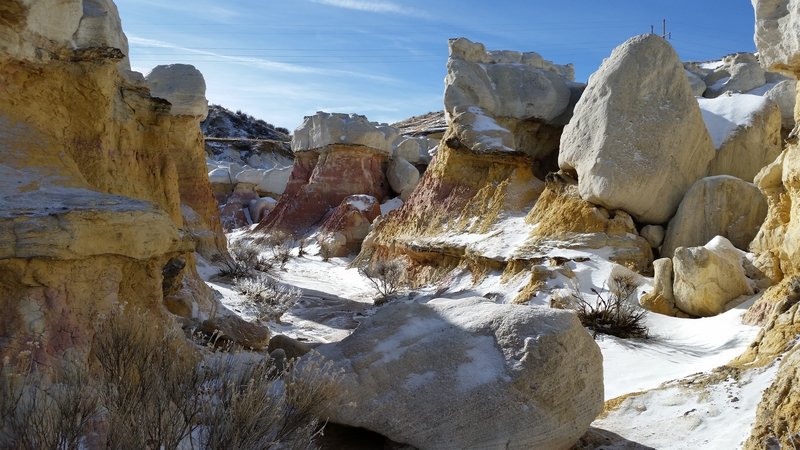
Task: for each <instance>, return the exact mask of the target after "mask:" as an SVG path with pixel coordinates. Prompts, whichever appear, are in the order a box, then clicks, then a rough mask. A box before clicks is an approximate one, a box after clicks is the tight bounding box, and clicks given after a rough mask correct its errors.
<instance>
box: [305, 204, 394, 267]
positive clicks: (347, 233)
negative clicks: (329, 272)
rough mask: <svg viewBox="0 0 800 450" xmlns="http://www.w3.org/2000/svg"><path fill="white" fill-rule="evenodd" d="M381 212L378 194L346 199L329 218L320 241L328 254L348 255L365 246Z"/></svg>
mask: <svg viewBox="0 0 800 450" xmlns="http://www.w3.org/2000/svg"><path fill="white" fill-rule="evenodd" d="M380 215H381V206H380V204H379V203H378V200H377V199H376V198H375V197H371V196H369V195H351V196H349V197H347V198H345V199H344V200H343V201H342V203H341V204H340V205H339V206H337V207H336V208H335V209H334V210H333V211H332V212H331V214H330V216H329V217H328V218H327V219H325V222H324V223H323V224H322V226H321V227H320V234H319V237H318V238H317V240H318V241H319V243H320V247H321V248H322V253H323V255H325V256H328V257H333V256H347V255H348V254H350V253H357V252H358V251H359V250H360V249H361V242H363V241H364V238H365V237H367V233H369V227H370V224H372V222H373V221H374V220H375V219H376V218H377V217H378V216H380Z"/></svg>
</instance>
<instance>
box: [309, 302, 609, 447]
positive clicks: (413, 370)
mask: <svg viewBox="0 0 800 450" xmlns="http://www.w3.org/2000/svg"><path fill="white" fill-rule="evenodd" d="M317 351H319V353H321V354H322V356H324V357H327V358H328V359H330V360H331V361H334V363H335V365H336V367H337V368H340V369H341V370H342V371H343V376H342V378H341V380H340V381H339V386H336V388H335V389H333V392H335V393H336V394H335V395H336V397H335V398H334V400H335V401H334V402H333V404H332V405H331V406H327V407H322V408H323V410H321V411H317V412H318V414H319V415H320V416H322V417H328V418H329V420H330V421H332V422H336V423H342V424H346V425H351V426H356V427H363V428H367V429H370V430H374V431H377V432H378V433H381V434H383V435H385V436H387V437H389V438H390V439H392V440H394V441H397V442H403V443H407V444H411V445H413V446H416V447H419V448H426V449H453V448H486V449H490V448H498V449H499V448H514V449H530V448H548V449H549V448H552V449H566V448H570V446H572V445H573V444H574V443H575V442H576V441H577V439H578V438H579V437H580V436H581V435H582V434H583V433H584V432H585V431H586V430H587V429H588V426H589V424H590V423H591V421H592V420H594V418H595V416H596V415H597V414H598V413H599V412H600V411H601V410H602V409H603V374H602V372H603V370H602V356H601V354H600V350H599V348H598V347H597V344H595V343H594V341H593V340H592V338H591V336H590V335H589V334H588V333H587V332H586V330H585V329H584V328H583V327H582V326H581V324H580V322H579V321H578V319H577V317H576V316H575V315H574V314H572V313H570V312H566V311H560V310H554V309H546V308H532V307H528V306H522V305H510V304H496V303H493V302H489V301H487V300H486V299H484V298H481V297H478V298H468V299H457V300H452V299H436V300H432V301H430V302H429V303H427V304H419V303H410V304H400V305H391V306H389V307H385V308H383V309H381V310H379V311H378V312H377V313H376V314H375V315H374V316H372V317H371V318H369V319H367V320H366V321H364V322H362V323H361V325H360V326H359V327H358V328H357V329H356V331H355V332H354V333H353V334H352V335H351V336H349V337H347V338H345V339H344V340H343V341H341V342H338V343H335V344H328V345H323V346H320V347H318V348H317ZM478 405H479V407H478Z"/></svg>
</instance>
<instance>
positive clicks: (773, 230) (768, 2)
mask: <svg viewBox="0 0 800 450" xmlns="http://www.w3.org/2000/svg"><path fill="white" fill-rule="evenodd" d="M753 7H754V8H755V12H756V32H755V40H756V45H757V47H758V50H759V54H760V57H761V62H762V64H763V65H764V67H765V68H767V69H769V70H780V71H783V72H785V73H787V74H790V75H792V76H793V77H795V78H797V77H798V75H800V40H798V37H797V36H798V35H797V33H796V32H795V30H796V29H797V27H798V24H800V10H798V7H800V3H798V2H797V1H796V0H755V1H754V2H753ZM795 118H797V117H795ZM797 155H798V146H797V142H796V141H792V142H791V143H790V144H789V145H788V147H787V149H786V150H785V151H784V152H783V153H782V154H781V156H780V157H779V158H778V159H776V160H775V162H774V163H773V164H771V165H769V166H767V167H765V168H764V169H763V170H762V171H761V173H759V175H758V176H757V177H756V183H757V185H758V186H759V188H760V189H761V190H762V192H764V194H765V195H766V196H767V201H768V203H769V212H768V214H767V219H766V220H765V221H764V225H762V227H761V229H760V230H759V233H758V236H757V237H756V239H755V240H754V241H753V244H752V246H751V250H752V251H754V252H756V253H757V255H758V260H757V261H756V262H757V264H758V265H759V268H761V269H762V270H763V271H764V272H765V273H767V274H768V275H770V276H771V277H772V278H773V280H775V281H780V283H778V284H777V285H776V286H773V287H772V288H770V289H768V290H767V291H766V292H765V293H764V295H763V296H762V298H761V299H760V300H759V301H758V302H757V303H756V304H755V305H753V306H752V307H751V309H750V311H749V312H748V315H749V316H750V317H749V318H750V319H751V320H752V319H754V318H755V320H757V321H758V322H759V323H763V324H764V331H763V332H762V333H761V334H760V335H759V338H758V339H757V340H756V342H754V343H753V345H752V346H751V348H750V350H749V351H748V352H747V353H745V354H744V355H742V357H741V358H740V361H742V362H745V363H750V364H752V363H756V364H767V363H769V362H771V361H773V360H774V359H775V358H776V357H778V356H780V355H782V354H783V355H785V356H784V357H783V360H782V361H781V363H780V367H779V369H778V373H777V376H776V379H775V381H774V382H773V383H772V385H771V386H770V387H769V388H767V390H766V391H764V396H763V398H762V401H761V403H760V405H759V407H758V412H757V414H756V419H755V423H754V424H753V430H752V434H751V436H750V438H749V439H748V440H747V442H746V443H745V445H744V448H746V449H757V448H764V447H766V446H767V445H768V444H769V443H770V442H773V443H774V442H777V445H778V446H781V447H783V446H786V447H790V446H792V445H796V443H797V441H796V440H795V438H794V436H796V434H795V433H796V430H798V429H800V416H799V415H798V414H797V411H798V407H799V406H800V405H799V404H798V401H799V400H800V385H798V383H797V367H798V365H797V364H798V362H797V357H796V355H797V349H798V346H797V341H796V336H797V334H798V332H800V320H799V319H798V318H799V317H800V315H798V306H800V302H798V299H800V297H798V292H800V289H798V288H797V285H798V279H797V275H798V273H800V272H799V271H798V266H797V263H796V261H797V258H798V245H800V244H799V243H800V238H799V237H800V234H799V232H800V230H798V217H797V211H796V207H795V206H794V205H797V204H798V202H800V197H799V196H798V181H797V180H798V179H800V177H798V171H800V160H798V157H797Z"/></svg>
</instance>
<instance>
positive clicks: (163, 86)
mask: <svg viewBox="0 0 800 450" xmlns="http://www.w3.org/2000/svg"><path fill="white" fill-rule="evenodd" d="M144 80H145V82H146V83H147V87H148V88H150V95H152V96H153V97H158V98H163V99H164V100H166V101H168V102H169V103H170V105H171V107H170V112H171V113H172V114H174V115H176V116H194V117H198V118H200V121H203V120H205V118H206V117H207V116H208V100H206V80H205V79H204V78H203V74H202V73H200V71H199V70H197V69H195V68H194V66H190V65H188V64H170V65H166V66H156V67H154V68H153V70H151V71H150V73H148V74H147V76H145V77H144Z"/></svg>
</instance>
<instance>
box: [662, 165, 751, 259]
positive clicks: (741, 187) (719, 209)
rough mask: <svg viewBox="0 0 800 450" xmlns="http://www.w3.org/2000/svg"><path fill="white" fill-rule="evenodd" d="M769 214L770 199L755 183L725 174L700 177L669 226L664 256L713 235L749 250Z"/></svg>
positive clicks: (702, 242)
mask: <svg viewBox="0 0 800 450" xmlns="http://www.w3.org/2000/svg"><path fill="white" fill-rule="evenodd" d="M766 215H767V201H766V199H765V198H764V195H763V194H762V193H761V192H760V191H759V190H758V188H757V187H756V186H755V185H753V184H752V183H748V182H746V181H742V180H740V179H738V178H735V177H730V176H726V175H721V176H716V177H707V178H703V179H701V180H698V181H697V182H696V183H695V184H694V185H692V187H691V189H689V191H688V192H687V193H686V196H685V197H684V198H683V201H681V204H680V206H679V207H678V211H677V212H676V213H675V216H674V217H673V218H672V219H671V220H670V221H669V225H668V226H667V232H666V236H665V238H664V244H663V245H662V246H661V255H663V256H666V257H672V255H673V253H674V252H675V249H676V248H678V247H696V246H698V245H705V243H706V242H708V241H710V240H711V239H712V238H713V237H714V236H723V237H725V238H727V239H728V240H729V241H730V242H731V243H732V244H733V245H734V246H735V247H737V248H740V249H747V248H748V245H750V241H752V240H753V238H754V237H755V236H756V233H758V230H759V228H760V227H761V224H762V223H763V222H764V218H765V217H766Z"/></svg>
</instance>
